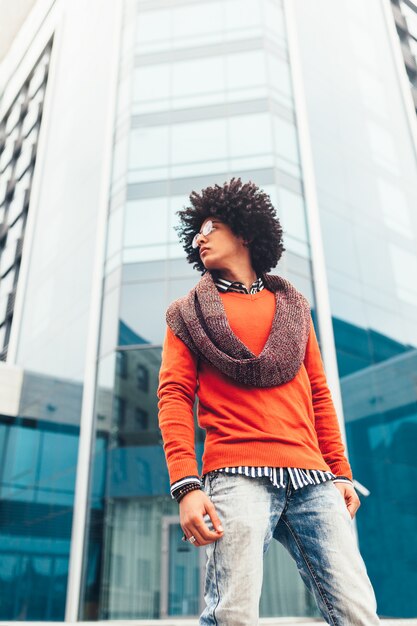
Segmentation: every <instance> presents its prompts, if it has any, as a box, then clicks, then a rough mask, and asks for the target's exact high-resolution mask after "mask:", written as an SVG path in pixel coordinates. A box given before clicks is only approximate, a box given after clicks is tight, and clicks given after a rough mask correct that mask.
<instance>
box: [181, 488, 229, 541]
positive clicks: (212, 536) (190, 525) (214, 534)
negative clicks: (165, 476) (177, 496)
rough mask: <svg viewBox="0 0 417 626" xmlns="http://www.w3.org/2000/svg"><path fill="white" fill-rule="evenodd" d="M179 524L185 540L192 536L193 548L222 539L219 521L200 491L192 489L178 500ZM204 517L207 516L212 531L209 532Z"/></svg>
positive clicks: (210, 504)
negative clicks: (193, 538)
mask: <svg viewBox="0 0 417 626" xmlns="http://www.w3.org/2000/svg"><path fill="white" fill-rule="evenodd" d="M179 506H180V524H181V528H182V529H183V531H184V534H185V536H186V537H187V539H188V538H189V537H191V536H192V535H194V537H195V538H196V541H195V542H194V543H193V545H194V546H205V545H207V544H208V543H213V541H216V540H217V539H220V537H223V528H222V525H221V522H220V519H219V517H218V515H217V513H216V509H215V508H214V504H213V503H212V501H211V500H210V498H209V497H208V496H207V495H206V494H205V493H204V491H202V490H201V489H194V490H193V491H190V492H189V493H187V494H186V495H185V496H184V497H183V498H181V500H180V504H179ZM204 515H208V516H209V517H210V519H211V521H212V523H213V527H214V531H213V530H210V529H209V527H208V526H207V524H206V523H205V521H204V520H203V517H204Z"/></svg>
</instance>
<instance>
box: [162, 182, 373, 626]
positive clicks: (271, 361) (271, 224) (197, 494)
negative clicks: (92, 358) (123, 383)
mask: <svg viewBox="0 0 417 626" xmlns="http://www.w3.org/2000/svg"><path fill="white" fill-rule="evenodd" d="M190 200H191V206H190V207H188V208H185V209H184V210H182V211H179V212H178V214H179V216H180V221H181V225H180V226H179V227H177V229H178V230H179V233H180V238H181V240H182V242H183V245H184V248H185V251H186V253H187V259H188V261H189V262H190V263H193V264H194V267H195V268H196V269H198V270H199V271H201V273H202V274H203V276H202V278H201V279H200V281H199V282H198V284H197V285H196V287H194V288H193V289H191V290H190V292H189V293H188V295H186V296H184V297H183V298H180V299H178V300H176V301H174V302H173V303H172V304H171V305H170V306H169V308H168V310H167V315H166V319H167V329H166V336H165V340H164V346H163V353H162V365H161V369H160V378H159V387H158V398H159V403H158V407H159V425H160V429H161V433H162V437H163V441H164V451H165V455H166V460H167V465H168V471H169V475H170V482H171V494H172V496H173V497H175V498H176V499H177V501H178V502H179V508H180V524H181V527H182V529H183V531H184V537H183V539H184V540H188V541H190V542H191V543H192V544H193V545H194V546H196V547H201V546H206V554H207V562H206V580H205V601H206V607H205V609H204V611H203V613H202V614H201V616H200V622H199V623H200V626H209V625H214V624H216V625H217V626H255V625H256V624H258V618H259V600H260V594H261V587H262V576H263V557H264V554H265V553H266V551H267V549H268V547H269V545H270V541H271V539H272V538H274V539H277V540H278V541H279V542H280V543H281V544H282V545H283V546H284V547H285V548H286V549H287V550H288V552H289V553H290V554H291V556H292V557H293V558H294V560H295V562H296V564H297V567H298V570H299V572H300V575H301V577H302V579H303V581H304V583H305V584H306V586H307V587H308V588H309V589H310V591H311V592H312V594H313V595H314V597H315V599H316V602H317V605H318V607H319V609H320V612H321V614H322V615H323V617H324V619H325V620H326V622H327V623H328V624H333V625H337V626H342V625H343V626H353V625H355V626H356V625H358V626H359V625H363V626H372V625H373V624H379V623H380V622H379V619H378V616H377V614H376V600H375V594H374V591H373V589H372V585H371V583H370V580H369V578H368V575H367V571H366V568H365V564H364V562H363V560H362V557H361V555H360V553H359V550H358V547H357V543H356V539H355V534H354V529H353V526H352V524H353V522H352V519H353V517H354V515H355V513H356V511H357V509H358V507H359V505H360V501H359V498H358V496H357V495H356V492H355V489H354V487H353V483H352V471H351V468H350V465H349V462H348V460H347V458H346V456H345V454H344V446H343V442H342V440H341V435H340V430H339V425H338V420H337V415H336V413H335V409H334V405H333V402H332V398H331V394H330V391H329V388H328V386H327V382H326V376H325V373H324V368H323V363H322V360H321V355H320V350H319V346H318V343H317V338H316V335H315V331H314V326H313V323H312V318H311V311H310V305H309V303H308V301H307V300H306V298H305V297H304V296H303V295H302V294H301V293H300V292H299V291H297V289H295V287H294V286H293V285H292V284H291V283H290V282H289V281H288V280H286V279H284V278H282V277H280V276H276V275H272V274H269V273H268V272H269V271H270V270H271V268H273V267H275V266H276V264H277V262H278V260H279V259H280V257H281V255H282V252H283V251H284V250H285V248H284V246H283V241H282V229H281V226H280V223H279V220H278V219H277V217H276V211H275V209H274V207H273V206H272V204H271V201H270V198H269V196H268V195H267V194H265V193H264V192H262V191H261V190H259V189H258V187H256V185H254V184H253V183H251V182H249V183H246V184H244V185H242V182H241V180H240V178H238V179H235V178H232V180H231V181H230V183H225V184H224V185H223V187H220V186H219V185H215V186H214V187H208V188H207V189H204V190H202V192H201V194H197V193H196V192H193V193H192V194H191V195H190ZM196 395H197V396H198V400H199V403H198V422H199V425H200V426H201V427H202V428H204V429H205V430H206V438H205V445H204V454H203V471H202V475H201V478H200V476H199V474H198V467H197V461H196V456H195V447H194V435H195V433H194V421H193V405H194V400H195V396H196Z"/></svg>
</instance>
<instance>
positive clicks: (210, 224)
mask: <svg viewBox="0 0 417 626" xmlns="http://www.w3.org/2000/svg"><path fill="white" fill-rule="evenodd" d="M212 230H213V222H212V221H211V220H209V221H208V222H206V223H205V224H204V227H203V230H202V231H201V234H202V235H204V237H207V235H209V234H210V233H211V231H212ZM199 234H200V233H197V234H196V235H194V239H193V241H192V243H191V245H192V247H193V248H197V247H198V236H199Z"/></svg>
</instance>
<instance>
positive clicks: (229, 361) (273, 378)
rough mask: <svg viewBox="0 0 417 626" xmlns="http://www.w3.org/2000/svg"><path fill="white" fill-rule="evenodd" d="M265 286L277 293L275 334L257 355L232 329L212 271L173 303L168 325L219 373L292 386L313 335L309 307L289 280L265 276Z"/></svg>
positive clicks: (262, 384) (249, 382)
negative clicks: (310, 336) (290, 381)
mask: <svg viewBox="0 0 417 626" xmlns="http://www.w3.org/2000/svg"><path fill="white" fill-rule="evenodd" d="M262 278H263V281H264V284H265V287H266V288H267V289H269V290H270V291H272V292H275V299H276V306H275V315H274V319H273V323H272V327H271V332H270V334H269V337H268V339H267V341H266V343H265V346H264V348H263V350H262V352H261V353H260V354H259V356H256V355H255V354H253V352H251V351H250V350H249V348H248V347H247V346H245V345H244V344H243V343H242V342H241V341H240V339H239V338H238V337H237V336H236V335H235V334H234V332H233V331H232V329H231V327H230V325H229V322H228V319H227V316H226V312H225V309H224V306H223V302H222V299H221V297H220V294H219V292H218V289H217V287H216V285H215V283H214V280H213V276H212V275H211V273H210V272H209V271H206V272H205V274H204V275H203V276H202V277H201V279H200V280H199V282H198V283H197V285H196V286H195V287H193V289H191V290H190V291H189V293H188V294H187V295H186V296H183V297H182V298H179V299H178V300H175V301H174V302H172V303H171V304H170V306H169V307H168V309H167V312H166V321H167V324H168V325H169V327H170V328H171V330H172V331H173V333H174V334H175V335H177V336H178V337H179V338H180V339H182V341H183V342H184V343H185V344H186V345H187V346H188V347H189V348H190V350H192V351H193V352H194V353H195V354H197V356H198V357H200V358H202V359H205V360H206V361H208V362H209V363H211V364H212V365H213V366H214V367H216V368H218V369H219V370H220V371H221V372H223V373H224V374H226V375H227V376H230V377H231V378H233V379H235V380H236V381H238V382H240V383H243V384H244V385H252V386H254V387H272V386H276V385H282V384H283V383H286V382H288V381H289V380H291V379H292V378H294V376H295V375H296V374H297V372H298V370H299V369H300V367H301V364H302V362H303V360H304V356H305V350H306V346H307V340H308V336H309V332H310V315H311V314H310V304H309V302H308V300H307V299H306V298H305V297H304V296H303V295H302V294H301V293H300V292H299V291H298V290H297V289H296V288H295V287H294V286H293V285H292V284H291V283H290V282H289V281H288V280H286V279H285V278H282V277H281V276H276V275H274V274H263V276H262Z"/></svg>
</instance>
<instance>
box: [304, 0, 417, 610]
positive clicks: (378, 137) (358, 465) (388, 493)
mask: <svg viewBox="0 0 417 626" xmlns="http://www.w3.org/2000/svg"><path fill="white" fill-rule="evenodd" d="M326 6H327V8H328V12H327V27H328V32H329V33H331V35H330V36H331V37H332V43H333V44H334V53H335V54H334V57H333V59H328V62H326V63H323V58H322V52H323V51H322V50H320V49H318V47H317V46H316V45H315V35H314V33H315V30H316V29H317V28H320V24H319V21H320V19H321V16H320V15H318V14H316V12H315V10H314V8H313V7H312V6H311V5H310V4H308V3H305V2H302V1H299V0H297V2H296V7H297V23H298V25H299V40H300V48H301V51H302V56H303V69H304V76H303V79H304V87H305V92H306V101H307V108H308V117H309V128H310V132H311V137H312V146H313V157H314V165H315V174H316V183H317V193H318V200H319V206H320V217H321V226H322V236H323V242H324V252H325V256H326V267H327V273H328V282H329V296H330V304H331V311H332V321H333V331H334V337H335V342H336V349H337V362H338V369H339V376H340V384H341V391H342V399H343V410H344V418H345V424H346V434H347V443H348V451H349V458H350V462H351V464H352V469H353V475H354V477H355V478H356V479H357V480H358V481H359V482H360V483H362V484H363V485H365V486H366V487H367V488H368V489H369V490H370V495H369V497H367V498H363V500H362V506H361V508H360V510H359V511H358V514H357V526H358V534H359V541H360V546H361V552H362V554H363V557H364V560H365V562H366V564H367V568H368V573H369V576H370V578H371V580H372V582H373V584H374V588H375V592H376V595H377V600H378V610H379V613H380V615H386V616H399V617H400V616H401V617H415V616H416V614H417V599H416V596H415V593H414V591H413V590H414V589H415V587H416V584H417V571H416V567H415V563H416V559H417V544H416V542H415V540H414V536H415V531H416V528H417V499H416V497H415V481H416V478H417V456H416V454H415V448H416V442H417V410H416V409H417V390H416V385H415V372H416V363H417V350H416V349H417V330H416V329H417V280H416V278H417V247H416V240H417V213H416V209H415V207H416V206H417V187H416V180H417V161H416V152H415V146H414V145H413V143H412V133H411V132H410V128H409V127H408V124H407V118H406V116H405V115H404V101H403V97H402V93H401V90H400V88H399V82H398V76H397V74H396V68H395V66H394V61H393V57H392V51H391V42H390V41H389V39H388V38H387V36H386V32H387V30H386V23H385V20H384V12H383V10H382V5H381V3H380V2H378V1H377V0H371V1H370V2H367V3H365V4H364V3H359V2H349V3H345V4H344V5H343V6H344V10H343V11H342V10H341V9H340V7H338V8H337V9H336V7H335V5H331V4H330V3H326ZM341 24H343V29H342V28H340V26H341ZM370 24H371V25H372V29H370V28H369V25H370ZM324 121H325V123H324ZM335 154H337V158H335Z"/></svg>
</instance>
